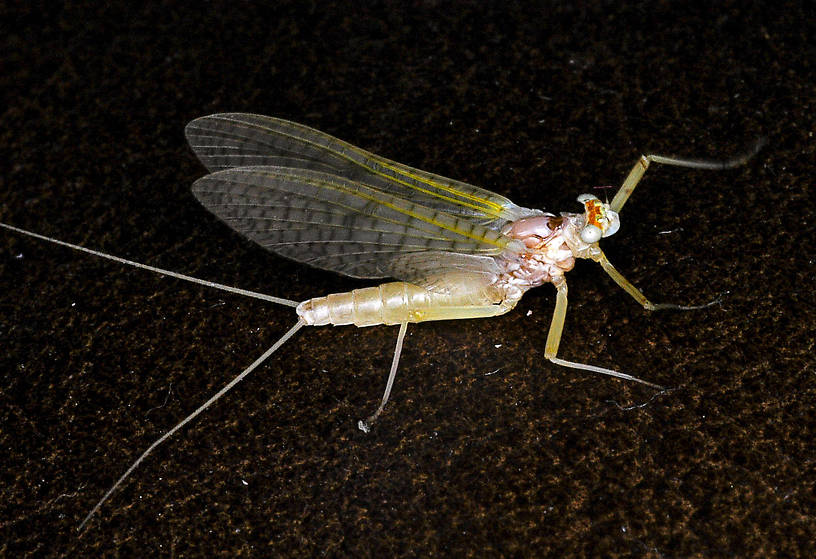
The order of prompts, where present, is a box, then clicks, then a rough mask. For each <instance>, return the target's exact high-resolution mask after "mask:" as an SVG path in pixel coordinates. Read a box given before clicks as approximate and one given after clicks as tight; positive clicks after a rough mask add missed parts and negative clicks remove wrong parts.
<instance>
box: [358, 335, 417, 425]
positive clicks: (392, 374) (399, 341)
mask: <svg viewBox="0 0 816 559" xmlns="http://www.w3.org/2000/svg"><path fill="white" fill-rule="evenodd" d="M407 331H408V323H407V322H403V323H401V324H400V329H399V333H398V334H397V345H396V347H395V348H394V358H393V359H392V360H391V371H390V372H389V373H388V381H387V382H386V383H385V392H384V393H383V397H382V401H381V402H380V405H379V407H377V411H375V412H374V413H372V414H371V415H370V416H369V417H368V419H366V420H362V419H361V420H360V421H358V422H357V428H358V429H360V431H362V432H363V433H368V432H369V431H370V430H371V425H372V424H373V423H374V422H375V421H376V420H377V418H378V417H379V415H380V414H381V413H382V411H383V408H385V404H387V403H388V398H389V396H391V388H392V387H393V386H394V379H395V378H396V376H397V366H398V365H399V360H400V355H402V342H403V340H405V333H406V332H407Z"/></svg>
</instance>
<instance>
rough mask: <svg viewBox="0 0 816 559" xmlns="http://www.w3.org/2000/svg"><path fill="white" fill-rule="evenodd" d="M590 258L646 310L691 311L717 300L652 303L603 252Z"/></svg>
mask: <svg viewBox="0 0 816 559" xmlns="http://www.w3.org/2000/svg"><path fill="white" fill-rule="evenodd" d="M592 259H593V260H595V261H596V262H597V263H598V264H600V265H601V268H603V269H604V271H605V272H606V273H607V274H609V277H610V278H612V280H613V281H614V282H615V283H617V284H618V285H619V286H621V287H622V288H623V290H624V291H626V292H627V293H628V294H629V295H631V296H632V298H633V299H634V300H635V301H637V302H638V303H640V305H642V306H643V308H644V309H646V310H647V311H657V310H664V309H674V310H680V311H691V310H695V309H704V308H706V307H710V306H711V305H714V304H716V303H718V302H719V298H718V299H714V300H713V301H709V302H708V303H706V304H704V305H674V304H671V303H652V302H651V301H649V300H648V299H647V298H646V296H645V295H644V294H643V293H641V292H640V290H639V289H638V288H637V287H635V286H634V285H632V284H631V283H629V280H627V279H626V278H625V277H623V275H622V274H621V273H620V272H619V271H617V270H616V269H615V267H614V266H613V265H612V263H611V262H610V261H609V260H608V259H607V258H606V255H605V254H604V253H603V252H599V253H598V255H597V256H593V257H592Z"/></svg>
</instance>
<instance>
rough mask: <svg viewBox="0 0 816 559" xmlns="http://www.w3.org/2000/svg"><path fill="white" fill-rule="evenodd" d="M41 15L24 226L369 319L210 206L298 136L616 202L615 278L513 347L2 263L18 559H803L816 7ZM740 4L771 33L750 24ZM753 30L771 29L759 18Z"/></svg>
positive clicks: (589, 279)
mask: <svg viewBox="0 0 816 559" xmlns="http://www.w3.org/2000/svg"><path fill="white" fill-rule="evenodd" d="M359 4H360V3H332V5H331V7H327V6H325V5H324V3H314V4H308V3H301V2H291V3H290V2H282V3H275V4H274V5H266V4H265V3H235V2H208V3H195V4H191V3H175V2H161V3H147V6H143V5H142V3H127V4H125V3H122V4H119V3H116V4H108V5H107V6H106V7H102V3H89V4H88V5H82V4H76V3H73V4H71V6H70V7H57V6H55V5H54V4H53V3H42V5H40V6H36V5H34V4H31V3H26V4H25V7H24V8H23V7H19V8H15V9H12V8H10V7H8V6H6V7H4V8H2V9H0V18H2V21H3V32H2V33H0V52H2V56H0V63H1V64H2V66H1V67H2V70H3V71H2V72H0V96H2V97H1V98H0V106H2V107H3V109H2V112H0V145H2V146H3V154H2V157H0V221H3V222H6V223H10V224H12V225H16V226H19V227H24V228H28V229H31V230H34V231H36V232H39V233H43V234H46V235H51V236H54V237H57V238H60V239H63V240H66V241H69V242H74V243H79V244H82V245H85V246H88V247H91V248H96V249H99V250H104V251H108V252H111V253H113V254H116V255H119V256H122V257H125V258H129V259H132V260H137V261H141V262H145V263H148V264H151V265H154V266H159V267H164V268H170V269H173V270H176V271H179V272H182V273H187V274H193V275H196V276H198V277H203V278H206V279H210V280H213V281H217V282H221V283H228V284H234V285H237V286H239V287H243V288H246V289H254V290H258V291H264V292H267V293H270V294H272V295H277V296H281V297H286V298H290V299H295V300H304V299H307V298H309V297H314V296H320V295H325V294H328V293H332V292H340V291H347V290H350V289H354V288H358V287H363V286H367V285H370V283H368V282H364V281H358V280H352V279H349V278H343V277H340V276H338V275H335V274H332V273H329V272H323V271H319V270H315V269H311V268H308V267H306V266H303V265H298V264H295V263H292V262H291V261H289V260H286V259H284V258H280V257H278V256H275V255H273V254H271V253H269V252H268V251H266V250H264V249H263V248H261V247H259V246H257V245H254V244H252V243H251V242H250V241H248V240H246V239H243V238H241V237H240V236H239V235H237V234H235V233H234V232H232V231H231V230H230V229H229V228H228V227H226V226H225V225H224V224H223V223H221V222H220V221H219V220H218V219H216V218H215V217H214V216H213V215H211V214H210V213H209V212H207V211H206V210H205V209H204V208H202V207H201V205H199V204H198V203H197V201H196V200H195V198H194V196H193V195H192V193H191V190H190V188H191V185H192V183H193V182H194V181H195V180H196V179H197V178H199V177H201V176H203V175H204V174H205V173H206V171H205V169H204V168H203V167H202V166H201V164H200V163H199V162H198V161H197V160H196V158H195V156H194V155H193V153H192V152H191V150H190V149H189V148H188V146H187V143H186V140H185V137H184V127H185V125H186V124H187V123H188V122H190V121H191V120H193V119H194V118H197V117H201V116H204V115H208V114H212V113H219V112H231V111H232V112H238V111H240V112H251V113H256V114H265V115H273V116H278V117H281V118H285V119H288V120H292V121H295V122H300V123H303V124H306V125H308V126H311V127H314V128H317V129H319V130H324V131H326V132H327V133H329V134H332V135H333V136H336V137H339V138H342V139H343V140H346V141H348V142H351V143H353V144H354V145H358V146H360V147H362V148H364V149H366V150H369V151H371V152H373V153H377V154H380V155H382V156H384V157H387V158H389V159H393V160H395V161H399V162H401V163H405V164H406V165H410V166H413V167H418V168H421V169H425V170H427V171H430V172H434V173H438V174H440V175H442V176H446V177H451V178H454V179H458V180H463V181H467V182H469V183H472V184H474V185H477V186H481V187H484V188H487V189H490V190H492V191H495V192H497V193H498V194H500V195H502V196H506V197H507V198H509V199H510V200H512V201H513V202H515V203H516V204H519V205H521V206H524V207H531V208H539V209H544V210H547V211H552V212H555V213H558V212H559V211H579V210H580V206H579V205H578V204H577V203H576V202H575V198H576V197H577V196H578V195H579V194H581V193H584V192H593V193H596V194H597V195H598V196H599V197H601V198H603V196H604V195H608V196H609V197H611V196H612V195H613V193H614V190H613V189H605V188H596V187H599V186H602V185H619V184H620V183H621V181H622V180H623V178H624V176H625V175H626V173H627V172H628V171H629V170H630V169H631V167H632V165H633V164H634V162H635V161H636V159H637V157H638V156H639V155H640V154H641V153H644V152H647V151H651V152H654V153H661V154H677V155H685V156H696V157H714V158H716V157H721V158H725V157H730V156H732V155H735V154H738V153H740V152H743V151H745V150H747V149H749V148H750V146H751V145H752V144H753V142H754V141H755V140H756V139H757V138H758V137H760V136H764V137H766V138H767V139H768V144H767V146H766V147H765V148H764V150H763V151H761V152H760V153H759V155H758V156H757V157H756V158H754V159H753V160H752V161H751V162H749V164H748V165H746V166H744V167H740V168H738V169H734V170H729V171H723V172H707V171H694V170H687V169H677V168H671V167H665V166H660V165H655V166H653V167H652V168H650V169H649V171H648V172H647V174H646V177H645V178H644V180H643V182H642V183H641V185H640V186H639V187H638V189H637V190H636V191H635V193H634V194H633V196H632V198H631V199H630V200H629V202H628V203H627V205H626V207H625V208H624V210H623V211H622V213H621V229H620V231H619V232H618V233H617V234H616V235H615V236H614V237H611V238H608V239H604V240H603V241H602V246H603V247H604V249H605V251H606V253H607V254H608V256H609V258H610V260H611V261H612V262H613V263H614V264H615V265H616V267H617V268H618V269H619V270H620V271H621V272H622V273H623V274H624V275H625V276H626V277H627V278H628V279H629V280H631V281H632V282H633V283H634V284H636V285H638V286H639V287H640V288H642V289H643V291H644V292H645V293H646V295H647V296H649V297H650V298H652V299H653V300H654V301H656V302H664V301H665V302H676V303H705V302H707V301H710V300H713V299H716V298H718V297H719V298H720V299H721V300H720V302H719V303H718V304H716V305H714V306H711V307H709V308H707V309H705V310H701V311H694V312H683V313H679V312H663V313H654V314H648V313H646V312H645V311H643V310H642V309H641V308H640V307H638V306H637V304H636V303H634V302H633V301H632V300H631V298H630V297H628V296H627V295H626V294H625V293H624V292H623V291H621V290H620V289H618V288H617V287H616V286H615V285H614V284H613V283H612V281H611V280H610V279H609V278H608V277H607V276H606V275H605V274H604V273H603V272H602V271H601V270H600V269H599V268H598V267H597V266H596V265H593V264H592V263H579V264H578V265H577V266H576V268H575V270H573V271H571V272H570V273H569V274H568V275H567V281H568V283H569V287H570V291H569V297H570V307H569V309H568V315H567V322H566V327H565V332H564V338H563V340H562V343H561V350H560V356H561V357H563V358H565V359H570V360H575V361H581V362H586V363H592V364H595V365H599V366H605V367H612V368H615V369H617V370H620V371H622V372H625V373H628V374H632V375H635V376H638V377H641V378H644V379H646V380H649V381H652V382H655V383H658V384H660V385H663V386H666V387H669V388H668V389H667V390H665V391H662V392H659V391H656V390H654V389H651V388H649V387H646V386H642V385H637V384H633V383H625V382H620V381H617V380H614V379H611V378H606V377H600V376H597V375H591V374H588V373H584V372H580V371H574V370H568V369H564V368H561V367H557V366H555V365H552V364H550V363H548V362H547V361H546V360H545V359H544V358H543V350H544V339H545V337H546V332H547V327H548V325H549V320H550V315H551V312H552V308H553V301H554V290H553V289H552V287H550V286H543V287H541V288H538V289H535V290H532V291H531V292H529V293H528V294H527V295H526V296H525V298H524V299H523V300H522V301H521V302H520V303H519V305H518V307H517V308H516V309H515V310H514V311H513V312H511V313H509V314H507V315H505V316H503V317H499V318H496V319H490V320H475V321H461V322H443V323H432V324H422V325H418V326H416V327H411V328H409V330H408V336H407V337H406V339H405V349H404V351H403V356H402V365H401V368H400V372H399V375H398V376H397V380H396V384H395V387H394V392H393V393H392V399H391V402H390V403H389V405H388V406H387V407H386V409H385V412H384V413H383V415H382V416H381V417H380V419H379V421H378V423H377V424H376V425H375V426H374V429H373V430H372V432H371V433H369V434H364V433H362V432H360V431H359V430H358V429H357V427H356V424H357V420H358V419H361V418H364V417H366V416H367V415H368V414H370V413H371V412H372V411H373V410H374V409H375V408H376V405H377V404H378V402H379V398H380V396H381V393H382V389H383V386H384V384H385V375H386V373H387V371H388V366H389V364H390V362H391V352H392V351H393V345H394V341H395V338H396V334H397V329H396V328H386V327H377V328H365V329H357V328H353V327H346V328H321V329H318V328H315V329H308V328H306V329H303V330H302V331H301V332H300V333H299V334H298V335H297V336H296V337H295V338H294V339H292V340H291V341H290V342H289V343H288V344H287V345H286V346H284V348H283V349H282V350H281V351H280V352H279V353H278V354H276V355H274V356H273V358H272V359H271V360H270V361H269V362H268V363H267V364H265V365H264V366H262V367H261V368H260V369H259V370H257V371H256V372H255V373H253V375H252V376H250V377H248V378H247V379H246V380H245V381H244V382H243V383H242V384H240V385H239V386H238V387H236V389H235V390H234V391H233V392H232V393H230V394H229V395H228V396H227V397H225V399H224V400H223V401H221V402H219V403H217V404H216V405H215V406H214V407H213V408H212V409H210V410H208V411H207V412H206V413H204V414H203V415H202V416H200V417H199V418H198V419H197V420H196V421H195V422H194V423H193V424H192V425H190V426H188V427H187V428H185V429H184V430H182V431H181V432H180V433H178V434H177V435H176V436H175V437H173V438H172V439H171V440H170V441H168V442H167V443H166V444H165V445H164V446H163V447H161V448H160V449H159V450H157V451H156V453H155V454H154V455H153V456H151V457H150V458H149V459H148V460H147V461H146V462H145V464H143V465H142V466H141V467H140V468H139V469H138V470H136V472H135V473H134V475H133V477H132V478H131V479H130V480H129V481H127V482H126V483H125V484H124V486H123V487H122V488H121V489H120V490H119V491H117V492H116V493H115V494H114V495H113V496H112V498H111V500H110V501H109V502H108V503H106V504H105V505H104V506H103V507H102V509H101V510H100V512H99V514H98V515H97V516H96V517H95V518H94V519H93V520H92V521H91V522H90V523H89V525H88V527H87V529H86V530H85V531H84V532H83V533H82V534H79V533H77V530H76V528H77V526H78V525H79V523H80V521H81V520H82V518H83V517H84V516H85V515H86V514H87V512H88V511H89V510H90V509H91V507H92V506H93V505H94V503H95V502H96V501H97V500H98V499H99V498H100V497H101V496H102V494H103V493H104V492H105V490H107V488H108V487H109V486H110V485H111V484H112V483H113V481H115V479H116V478H117V477H118V476H119V475H120V474H121V473H122V472H123V471H124V470H125V469H126V468H127V466H128V465H129V464H130V463H131V461H132V460H134V459H135V458H136V457H137V456H138V455H139V454H140V453H141V452H142V451H143V450H144V449H145V448H146V447H147V446H148V445H149V444H150V442H152V441H153V440H155V439H156V438H157V437H158V436H159V435H160V434H161V433H163V432H164V431H165V430H167V429H168V428H169V427H171V426H172V425H174V424H175V423H176V422H178V421H179V420H180V419H182V418H183V417H184V416H186V415H187V414H188V413H189V412H191V411H192V410H193V409H195V407H196V406H198V405H199V404H200V403H201V402H203V401H204V400H205V399H206V398H207V397H209V396H210V395H211V394H212V393H213V392H215V391H216V390H217V389H218V388H220V387H221V386H223V385H224V384H225V383H226V382H227V381H228V380H229V379H230V378H232V377H233V376H234V375H235V374H237V373H238V372H240V371H241V370H242V369H243V368H244V367H246V366H247V365H248V364H249V363H250V362H252V360H254V359H255V358H256V357H257V356H259V355H260V354H261V353H262V352H263V351H264V350H265V349H266V348H267V347H268V346H269V345H271V344H272V343H273V342H274V340H276V339H277V338H278V337H279V336H280V335H281V334H282V333H283V332H285V331H286V330H287V329H288V328H289V327H290V326H291V325H292V324H294V322H295V316H294V312H293V311H292V309H291V308H287V307H278V306H275V305H272V304H268V303H263V302H258V301H254V300H250V299H244V298H241V297H238V296H233V295H229V294H225V293H221V292H215V291H212V290H210V289H207V288H204V287H200V286H195V285H189V284H185V283H182V282H180V281H177V280H171V279H164V278H161V277H159V276H156V275H154V274H150V273H147V272H142V271H139V270H134V269H125V268H123V267H122V266H119V265H117V264H113V263H110V262H106V261H102V260H100V259H97V258H93V257H90V256H87V255H82V254H77V253H75V252H73V251H69V250H67V249H65V248H60V247H56V246H52V245H49V244H45V243H43V242H40V241H36V240H34V239H29V238H25V237H22V236H20V235H17V234H12V233H9V232H6V231H0V347H1V348H2V350H1V351H0V373H1V374H2V377H1V379H0V414H1V416H0V448H1V449H2V450H1V451H0V464H2V468H0V471H2V476H3V483H2V484H0V487H2V493H1V494H0V519H2V521H1V522H0V555H2V556H6V557H59V556H64V557H115V556H122V557H133V556H142V557H148V556H149V557H261V556H279V557H311V556H321V555H323V556H329V557H412V556H455V557H468V556H470V557H485V556H491V557H524V556H539V557H601V556H603V557H654V558H657V557H812V556H813V555H814V553H816V547H815V546H814V543H813V542H814V540H816V498H814V479H816V460H814V459H815V458H816V450H815V449H814V443H813V437H814V425H815V424H816V413H814V403H816V402H815V400H816V387H814V343H813V337H814V336H813V333H814V330H816V319H814V307H816V305H814V292H813V277H814V272H816V264H814V257H813V251H812V247H813V242H814V238H816V235H815V234H814V233H815V231H814V223H816V222H815V221H814V211H813V206H814V203H816V200H814V194H813V192H814V191H813V163H814V161H816V142H814V138H813V131H814V129H815V127H814V116H813V114H814V102H816V93H815V89H814V67H813V61H814V54H816V50H814V49H815V47H814V43H813V37H814V36H816V25H815V24H814V21H815V20H816V18H815V17H814V13H813V10H812V8H807V7H805V5H806V3H795V2H791V3H785V2H776V3H743V2H724V3H714V4H715V5H714V6H709V4H710V3H699V4H696V5H691V4H689V3H679V2H678V3H651V2H644V3H634V4H633V3H627V4H626V6H627V7H618V6H615V5H614V4H613V3H598V2H589V3H579V4H578V6H577V7H572V6H567V4H569V3H563V4H564V5H563V6H562V5H561V4H562V3H541V4H538V5H536V6H531V5H529V4H527V3H524V6H525V7H516V6H514V5H509V4H508V3H505V2H498V3H493V4H487V3H481V2H480V3H448V2H414V3H411V4H410V6H406V5H405V3H403V2H394V3H382V4H379V3H378V4H367V5H363V6H361V5H359ZM747 4H751V5H752V6H754V7H749V6H748V5H747ZM763 4H765V5H764V6H763V7H758V6H761V5H763Z"/></svg>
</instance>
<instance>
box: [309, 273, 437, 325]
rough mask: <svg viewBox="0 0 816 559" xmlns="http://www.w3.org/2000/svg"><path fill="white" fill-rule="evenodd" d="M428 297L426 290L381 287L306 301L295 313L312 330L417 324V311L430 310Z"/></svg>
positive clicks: (397, 285) (399, 285)
mask: <svg viewBox="0 0 816 559" xmlns="http://www.w3.org/2000/svg"><path fill="white" fill-rule="evenodd" d="M429 296H430V292H428V291H427V290H426V289H423V288H421V287H418V286H416V285H412V284H410V283H405V282H392V283H384V284H382V285H379V286H377V287H366V288H363V289H355V290H354V291H348V292H346V293H334V294H332V295H327V296H326V297H315V298H314V299H309V300H308V301H304V302H303V303H301V304H300V305H298V307H297V313H298V316H300V317H301V318H302V319H303V320H304V321H305V322H306V324H309V325H312V326H324V325H326V324H333V325H335V326H343V325H346V324H354V325H355V326H374V325H376V324H399V323H401V322H419V321H420V320H421V315H420V313H418V312H417V311H419V310H420V309H422V308H427V307H428V306H429V303H430V297H429Z"/></svg>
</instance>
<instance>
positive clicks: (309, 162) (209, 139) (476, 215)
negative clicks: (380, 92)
mask: <svg viewBox="0 0 816 559" xmlns="http://www.w3.org/2000/svg"><path fill="white" fill-rule="evenodd" d="M185 133H186V135H187V139H188V141H189V142H190V145H191V146H192V148H193V150H194V151H195V153H196V155H197V156H198V158H199V159H200V160H201V162H202V163H203V164H204V165H205V166H206V167H207V168H208V169H209V170H210V171H219V170H222V169H229V168H234V167H245V166H257V165H265V166H276V167H291V168H295V169H302V170H310V171H320V172H324V173H329V174H333V175H337V176H339V177H343V178H345V179H347V180H349V181H352V182H361V183H364V184H367V185H370V186H373V187H374V188H377V189H379V190H381V191H384V192H388V193H391V194H393V195H395V196H398V197H400V198H404V199H406V200H409V201H411V202H414V203H416V204H421V205H423V206H425V207H427V208H430V209H434V210H440V211H444V212H446V213H448V214H450V215H452V216H456V217H462V218H470V219H474V220H476V221H477V222H478V223H480V224H482V225H484V226H486V227H488V228H491V229H495V230H500V229H501V227H502V226H504V224H505V223H507V222H508V221H515V220H517V219H520V218H521V217H525V216H528V215H535V214H537V213H540V212H537V211H535V210H529V209H526V208H521V207H519V206H517V205H515V204H513V203H512V202H511V201H510V200H508V199H507V198H505V197H503V196H500V195H498V194H496V193H494V192H491V191H489V190H485V189H483V188H479V187H476V186H472V185H470V184H467V183H464V182H460V181H456V180H453V179H448V178H445V177H442V176H439V175H435V174H433V173H428V172H425V171H421V170H419V169H414V168H412V167H408V166H407V165H402V164H400V163H396V162H394V161H390V160H388V159H386V158H384V157H380V156H378V155H375V154H373V153H370V152H367V151H365V150H363V149H360V148H358V147H355V146H353V145H351V144H349V143H347V142H344V141H342V140H338V139H337V138H334V137H332V136H329V135H328V134H325V133H323V132H320V131H319V130H315V129H313V128H309V127H308V126H304V125H302V124H297V123H294V122H289V121H287V120H282V119H278V118H273V117H268V116H261V115H253V114H242V113H224V114H216V115H210V116H205V117H202V118H198V119H196V120H194V121H192V122H191V123H190V124H188V125H187V128H186V129H185Z"/></svg>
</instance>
